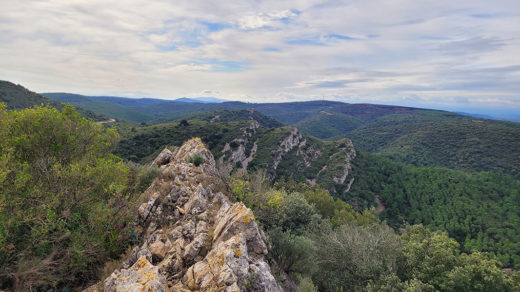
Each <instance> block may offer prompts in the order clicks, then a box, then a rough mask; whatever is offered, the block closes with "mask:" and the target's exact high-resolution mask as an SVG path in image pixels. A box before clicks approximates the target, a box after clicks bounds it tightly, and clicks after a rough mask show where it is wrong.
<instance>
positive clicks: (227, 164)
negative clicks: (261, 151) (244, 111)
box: [219, 112, 260, 173]
mask: <svg viewBox="0 0 520 292" xmlns="http://www.w3.org/2000/svg"><path fill="white" fill-rule="evenodd" d="M250 113H252V112H250ZM258 128H260V124H259V123H258V122H257V121H256V120H251V121H250V122H249V126H247V127H244V128H241V129H240V130H241V131H242V136H241V137H239V138H235V139H233V141H231V143H233V144H234V145H235V146H236V147H234V148H233V147H231V144H230V143H226V145H224V149H222V153H224V155H222V156H221V157H220V160H219V163H220V165H221V166H222V167H224V168H225V171H226V172H227V173H231V172H232V171H233V167H234V166H235V165H237V163H238V164H239V166H240V167H239V168H238V170H239V171H240V172H242V173H246V172H247V166H248V165H249V163H250V162H251V161H253V158H254V155H255V154H256V151H257V149H258V138H256V140H255V142H254V143H253V145H252V147H250V145H251V144H250V143H251V142H252V138H253V137H254V136H255V135H256V132H257V129H258ZM248 147H250V151H249V155H247V153H246V152H247V151H246V149H247V148H248Z"/></svg>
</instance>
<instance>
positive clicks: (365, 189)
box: [116, 111, 520, 267]
mask: <svg viewBox="0 0 520 292" xmlns="http://www.w3.org/2000/svg"><path fill="white" fill-rule="evenodd" d="M230 113H233V111H229V112H227V114H228V115H227V116H228V117H229V116H236V117H240V116H242V115H243V114H244V113H243V112H242V113H241V112H235V113H234V114H233V115H230ZM247 113H249V114H250V113H251V112H247ZM221 115H222V113H221ZM202 117H203V120H200V119H189V120H184V121H180V122H170V123H164V124H158V125H150V126H139V127H136V128H134V129H133V131H130V132H128V133H127V134H125V135H124V136H123V139H122V141H121V142H120V143H119V145H118V147H117V149H116V154H117V155H119V156H121V157H123V158H126V159H130V160H133V161H136V162H141V163H150V161H151V159H153V157H155V156H156V155H157V154H158V153H159V152H160V151H161V150H162V149H163V148H164V147H167V146H170V147H175V146H179V145H180V144H181V143H182V141H185V140H187V139H189V138H191V137H201V138H202V140H203V142H204V143H205V144H207V145H208V147H209V149H210V150H211V152H212V153H213V154H214V156H215V159H216V160H217V164H218V165H219V167H220V169H221V171H222V172H223V173H231V172H232V171H238V172H240V171H246V170H247V171H248V172H254V171H256V170H260V169H265V170H267V175H268V177H271V178H272V179H273V180H280V179H283V180H291V179H293V180H295V181H296V182H302V183H306V184H310V185H314V184H318V185H321V186H322V187H324V188H326V189H327V190H329V191H330V193H331V194H332V195H333V196H334V197H336V198H340V199H342V200H343V201H345V202H347V203H349V204H351V205H352V206H354V207H355V208H356V209H357V210H360V211H361V210H364V209H366V208H371V207H379V210H380V211H381V213H380V216H381V217H382V218H385V219H386V220H387V221H388V222H389V223H390V224H391V226H393V227H394V228H400V227H404V226H405V224H407V223H411V224H412V223H415V224H417V223H423V224H425V225H426V226H428V227H430V228H432V229H434V230H435V229H440V230H445V231H447V232H448V233H449V234H450V236H452V237H454V238H456V239H457V240H458V241H459V243H460V244H461V247H462V249H463V250H466V251H471V250H472V249H477V250H481V251H488V252H491V253H493V254H496V255H497V256H498V257H499V258H500V259H501V261H502V262H503V263H504V264H505V265H506V266H508V267H518V266H519V265H520V246H519V245H518V244H516V243H517V242H520V229H519V228H520V224H517V223H520V214H519V213H518V210H519V209H520V193H519V190H520V181H519V180H516V179H513V178H511V177H509V176H502V175H499V174H495V173H489V172H482V173H473V174H468V173H464V172H462V171H457V170H449V169H445V168H424V167H414V166H409V165H404V164H400V163H396V162H393V161H391V160H389V159H385V158H382V157H380V156H378V155H374V154H369V153H366V152H364V151H361V150H358V149H355V147H353V146H352V144H351V142H350V140H348V139H342V140H337V141H325V140H320V139H317V138H314V137H312V136H308V135H304V134H301V133H300V132H299V131H298V130H297V129H296V128H294V127H288V126H284V127H268V126H267V127H266V126H263V125H261V124H260V123H256V122H255V121H254V120H249V119H241V120H239V121H229V119H227V118H226V120H228V121H226V122H216V121H212V120H213V119H209V118H208V116H202ZM376 198H379V202H380V203H382V205H380V206H378V204H377V200H376Z"/></svg>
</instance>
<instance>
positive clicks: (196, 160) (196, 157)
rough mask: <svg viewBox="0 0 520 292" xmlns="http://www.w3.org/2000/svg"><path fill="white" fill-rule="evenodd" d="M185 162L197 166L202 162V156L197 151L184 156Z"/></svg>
mask: <svg viewBox="0 0 520 292" xmlns="http://www.w3.org/2000/svg"><path fill="white" fill-rule="evenodd" d="M186 162H188V163H193V164H194V165H195V166H199V165H201V164H202V163H203V162H204V158H203V157H202V155H200V154H199V153H195V154H193V155H191V156H188V157H187V158H186Z"/></svg>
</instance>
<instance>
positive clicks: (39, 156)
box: [0, 105, 140, 291]
mask: <svg viewBox="0 0 520 292" xmlns="http://www.w3.org/2000/svg"><path fill="white" fill-rule="evenodd" d="M117 139H118V135H117V133H116V132H115V130H114V129H104V128H103V126H101V125H97V124H96V123H94V122H93V121H92V120H87V119H85V118H82V117H81V116H80V115H79V114H78V113H77V112H76V111H75V110H74V108H73V107H72V106H69V105H64V106H63V110H62V111H61V112H60V111H58V110H56V109H54V108H50V107H36V108H34V109H26V110H22V111H10V112H7V111H6V110H5V107H3V106H1V107H0V153H1V156H0V166H1V167H0V250H1V251H2V252H1V253H0V266H1V268H0V286H1V287H12V289H14V290H25V291H27V290H34V289H35V288H37V287H39V286H41V285H47V286H50V287H60V286H64V285H69V287H70V285H72V286H77V285H83V284H85V282H87V281H89V280H91V279H96V277H97V271H98V270H97V269H98V267H99V266H100V265H101V264H102V263H103V262H104V261H106V260H107V259H109V258H114V257H117V256H119V254H120V253H121V251H122V250H123V249H124V248H125V247H126V244H127V243H126V242H125V240H123V239H125V238H127V237H128V236H129V235H130V234H129V232H130V230H128V229H127V228H126V227H125V226H126V224H127V222H128V221H129V220H130V218H129V212H127V211H126V210H128V208H126V206H127V205H128V203H127V202H128V196H129V195H130V194H131V193H130V192H131V191H132V190H131V189H132V188H134V187H133V186H131V187H130V188H129V186H130V185H129V183H128V177H129V174H130V173H129V169H128V167H126V166H125V165H124V164H123V163H122V161H121V159H119V158H117V157H116V156H114V155H113V154H111V150H112V149H113V148H112V145H113V144H114V143H115V142H116V141H117ZM136 176H137V175H136ZM139 181H140V179H139V178H135V179H133V182H135V184H136V185H138V184H139V183H138V182H139Z"/></svg>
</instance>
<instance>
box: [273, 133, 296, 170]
mask: <svg viewBox="0 0 520 292" xmlns="http://www.w3.org/2000/svg"><path fill="white" fill-rule="evenodd" d="M302 138H303V136H302V134H301V133H300V132H299V131H298V129H296V128H294V129H293V130H292V131H291V133H290V134H289V136H287V137H285V138H284V139H283V140H282V142H281V143H280V145H279V146H278V149H276V150H274V151H273V157H274V160H273V168H274V169H276V168H277V167H278V165H279V164H280V162H282V158H283V156H284V155H285V154H287V153H288V152H289V151H291V150H292V149H293V148H294V147H297V146H298V145H300V143H301V142H303V141H302Z"/></svg>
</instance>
